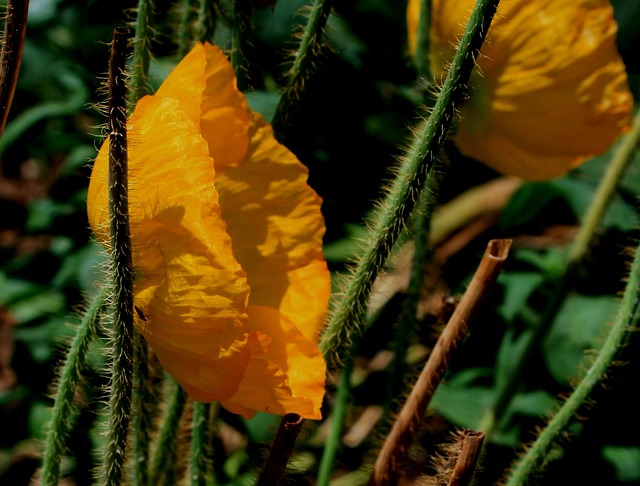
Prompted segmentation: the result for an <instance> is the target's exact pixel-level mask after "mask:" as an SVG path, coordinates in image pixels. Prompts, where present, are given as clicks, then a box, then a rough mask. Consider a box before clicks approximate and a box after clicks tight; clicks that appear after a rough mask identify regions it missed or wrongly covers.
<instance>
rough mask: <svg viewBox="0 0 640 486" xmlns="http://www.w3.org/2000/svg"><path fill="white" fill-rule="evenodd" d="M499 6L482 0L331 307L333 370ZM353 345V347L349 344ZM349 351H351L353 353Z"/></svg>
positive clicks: (355, 333)
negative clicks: (352, 267) (338, 297)
mask: <svg viewBox="0 0 640 486" xmlns="http://www.w3.org/2000/svg"><path fill="white" fill-rule="evenodd" d="M497 5H498V1H497V0H479V1H478V2H477V3H476V7H475V8H474V10H473V13H472V14H471V18H470V20H469V23H468V25H467V28H466V30H465V32H464V34H463V36H462V39H461V41H460V44H459V46H458V49H457V50H456V54H455V56H454V58H453V60H452V62H451V68H450V70H449V72H448V73H447V77H446V80H445V82H444V85H443V87H442V89H441V91H440V93H439V94H438V98H437V100H436V103H435V106H434V108H433V112H432V113H431V116H430V117H429V119H428V120H427V121H426V122H423V123H422V124H421V126H420V127H419V128H418V130H417V133H416V136H415V138H414V139H413V141H412V143H411V145H410V147H409V150H408V152H407V154H406V156H405V157H404V159H403V161H402V164H401V165H400V167H399V168H398V174H397V176H396V178H395V179H394V181H393V183H392V186H391V187H390V189H389V192H388V196H387V197H386V200H385V201H384V203H383V205H382V208H381V209H380V210H379V211H378V213H377V215H376V216H377V217H376V219H375V221H374V222H373V226H372V228H371V230H370V233H369V238H368V242H367V243H366V246H365V251H364V254H363V256H362V258H361V259H360V261H359V262H358V264H357V266H356V267H355V270H354V272H353V274H352V275H351V276H350V279H349V280H348V281H347V282H346V285H345V289H344V292H343V294H342V295H341V298H340V299H339V301H338V302H337V304H336V305H335V306H334V308H333V312H332V315H331V318H330V319H329V323H328V325H327V328H326V331H325V332H324V334H323V335H322V338H321V340H320V350H321V351H322V352H323V354H324V355H325V357H326V359H327V363H328V366H329V368H330V369H331V368H332V367H334V368H335V367H337V366H338V364H339V363H340V361H341V360H342V359H347V357H348V356H349V355H350V353H352V352H353V351H352V350H353V349H354V347H355V344H356V342H357V340H358V339H359V336H360V333H361V328H362V323H363V322H364V315H365V308H366V304H367V301H368V299H369V296H370V294H371V287H372V285H373V282H374V281H375V279H376V277H377V276H378V274H379V272H380V270H381V269H382V267H383V265H384V264H385V262H386V260H387V257H388V256H389V254H390V252H391V249H392V247H393V246H394V244H395V242H396V239H397V237H398V235H399V234H400V232H401V231H402V228H403V227H404V225H405V223H406V221H407V218H408V217H409V215H410V214H411V211H412V210H413V207H414V204H415V201H416V199H417V198H418V197H419V194H420V191H421V190H422V187H423V185H424V182H425V180H426V178H427V176H428V174H429V171H430V170H431V168H432V167H433V164H434V162H435V160H436V158H437V156H438V152H439V150H440V147H441V146H442V144H443V143H444V141H445V139H446V133H447V130H448V128H449V125H450V124H451V121H452V119H453V117H454V113H455V107H456V106H457V105H458V103H459V102H460V101H461V97H462V95H463V94H464V92H465V87H466V83H467V81H468V79H469V76H470V75H471V71H472V69H473V67H474V66H475V59H476V57H477V55H478V53H479V51H480V47H481V46H482V42H483V41H484V38H485V36H486V33H487V30H488V29H489V25H490V23H491V20H492V19H493V15H494V13H495V11H496V8H497ZM352 343H353V344H354V346H350V344H352ZM349 348H350V349H351V350H349Z"/></svg>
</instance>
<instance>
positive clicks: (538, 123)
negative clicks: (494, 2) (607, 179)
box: [407, 0, 633, 180]
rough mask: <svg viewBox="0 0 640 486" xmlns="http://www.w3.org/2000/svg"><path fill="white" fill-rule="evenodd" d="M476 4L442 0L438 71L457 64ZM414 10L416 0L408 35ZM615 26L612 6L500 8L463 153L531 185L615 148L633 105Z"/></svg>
mask: <svg viewBox="0 0 640 486" xmlns="http://www.w3.org/2000/svg"><path fill="white" fill-rule="evenodd" d="M474 3H475V2H474V1H472V0H463V1H459V2H446V1H440V0H434V2H433V17H432V21H433V23H432V32H431V35H432V46H433V48H434V52H433V54H432V57H431V59H432V64H433V65H434V68H435V69H442V68H443V66H444V65H445V63H446V61H448V60H450V59H451V56H452V53H453V47H452V43H453V42H454V41H455V40H456V39H457V38H459V37H460V35H461V34H462V32H463V30H464V26H465V25H466V21H467V19H468V18H469V14H470V12H471V10H472V8H473V5H474ZM413 4H418V5H417V7H416V5H413ZM416 8H418V9H419V0H410V6H409V9H408V10H407V18H408V21H410V22H411V23H410V24H409V28H410V29H411V28H412V25H415V27H413V28H417V20H415V19H414V17H415V13H411V12H412V11H413V10H415V9H416ZM410 13H411V14H410ZM616 30H617V27H616V24H615V21H614V19H613V10H612V8H611V5H610V4H609V2H608V0H581V1H572V0H544V1H539V2H528V1H525V0H505V1H503V2H501V3H500V4H499V7H498V13H497V15H496V17H495V18H494V21H493V25H492V26H491V29H490V31H489V36H488V39H487V42H486V43H485V45H484V46H483V47H482V53H483V54H484V55H483V56H482V57H481V58H480V59H479V61H478V65H479V72H481V73H482V74H481V75H479V74H478V73H476V74H475V75H474V76H472V79H471V82H470V85H471V91H470V100H469V102H467V103H466V104H465V106H464V107H463V108H462V112H461V114H462V118H463V120H462V122H461V123H460V127H459V131H458V133H457V136H456V143H457V145H458V147H459V148H460V150H461V151H462V152H463V153H464V154H465V155H468V156H470V157H474V158H476V159H478V160H480V161H482V162H484V163H486V164H487V165H489V166H490V167H493V168H494V169H496V170H498V171H500V172H504V173H507V174H512V175H517V176H520V177H524V178H527V179H532V180H542V179H549V178H552V177H556V176H559V175H562V174H564V173H566V172H567V171H568V170H570V169H571V168H573V167H575V166H576V165H578V164H580V163H581V162H583V161H584V160H586V159H587V158H589V157H591V156H593V155H596V154H599V153H602V152H604V151H605V150H607V149H608V148H609V147H610V146H611V144H612V143H613V142H614V141H615V139H616V138H617V137H618V136H619V135H620V134H621V133H623V132H624V131H626V130H627V129H628V128H629V126H630V116H631V108H632V105H633V99H632V95H631V93H630V91H629V88H628V83H627V77H626V71H625V67H624V64H623V63H622V60H621V58H620V56H619V54H618V52H617V50H616V46H615V35H616Z"/></svg>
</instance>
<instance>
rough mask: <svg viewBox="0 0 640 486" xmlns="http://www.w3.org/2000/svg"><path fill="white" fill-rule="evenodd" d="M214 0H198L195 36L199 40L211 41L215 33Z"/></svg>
mask: <svg viewBox="0 0 640 486" xmlns="http://www.w3.org/2000/svg"><path fill="white" fill-rule="evenodd" d="M215 6H216V0H200V9H199V10H198V27H197V36H198V40H199V41H201V42H205V41H209V42H213V36H214V35H215V33H216V17H217V16H216V12H215Z"/></svg>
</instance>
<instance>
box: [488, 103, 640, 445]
mask: <svg viewBox="0 0 640 486" xmlns="http://www.w3.org/2000/svg"><path fill="white" fill-rule="evenodd" d="M639 142H640V112H638V113H637V114H636V116H635V118H634V123H633V128H632V129H631V132H629V133H628V134H627V135H626V137H625V138H624V139H623V140H622V142H621V144H620V146H619V147H618V149H617V150H616V152H615V154H614V155H613V157H612V159H611V161H610V163H609V166H608V167H607V170H606V172H605V174H604V175H603V177H602V179H601V181H600V184H599V185H598V188H597V190H596V193H595V194H594V197H593V199H592V201H591V204H590V206H589V208H588V209H587V213H586V214H585V217H584V219H583V220H582V224H581V225H580V228H579V230H578V234H577V235H576V238H575V240H574V241H573V243H572V246H571V249H570V250H569V255H568V257H567V259H566V261H565V265H564V267H563V268H562V269H561V271H560V274H559V275H558V280H557V283H556V286H555V288H554V289H553V292H552V293H551V297H550V300H549V302H548V303H547V306H546V308H545V309H544V311H543V313H542V316H541V318H540V320H539V322H538V323H537V325H536V326H535V327H534V328H533V329H532V330H531V331H529V333H528V335H526V336H525V337H523V339H526V340H527V341H526V344H525V345H524V346H523V351H522V354H521V356H520V357H519V359H518V360H517V362H516V364H515V366H513V367H512V368H511V370H510V374H509V375H508V376H507V378H506V379H505V381H504V385H503V386H502V387H501V388H500V389H499V390H498V392H497V398H496V401H495V404H494V405H493V407H492V409H491V410H490V411H489V412H488V414H487V416H486V417H485V419H484V422H483V427H482V428H483V430H484V431H485V432H486V434H487V438H489V439H490V437H491V435H492V433H493V432H494V431H495V429H496V428H497V427H499V426H500V423H501V421H502V420H503V418H504V415H505V413H506V411H507V409H508V407H509V405H510V404H511V400H512V399H513V397H514V396H515V394H516V392H517V390H518V388H519V386H520V384H521V382H522V373H523V372H524V369H525V368H526V365H527V363H528V361H529V358H530V356H531V355H532V354H533V353H534V351H535V350H536V349H538V348H539V347H540V343H541V342H542V340H543V339H544V337H545V336H546V334H547V332H548V330H549V328H550V327H551V324H553V321H554V320H555V317H556V315H557V314H558V311H559V310H560V308H561V306H562V302H563V301H564V299H565V297H566V296H567V294H568V293H569V291H570V290H571V288H572V287H573V283H574V281H575V278H576V274H577V271H578V269H579V265H580V262H581V261H582V259H583V258H584V256H585V255H586V254H587V252H588V250H589V246H590V245H591V241H592V240H593V237H594V235H595V234H596V232H597V231H598V229H599V225H600V221H601V220H602V217H603V215H604V213H605V211H606V210H607V207H608V206H609V203H610V202H611V199H612V197H613V195H614V194H615V191H616V188H617V186H618V183H619V181H620V177H621V176H622V174H623V173H624V171H625V169H626V168H627V167H628V166H629V163H630V162H631V160H632V158H633V155H634V153H635V150H636V148H637V146H638V143H639ZM487 442H488V441H487Z"/></svg>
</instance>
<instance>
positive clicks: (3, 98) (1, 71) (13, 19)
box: [0, 0, 29, 137]
mask: <svg viewBox="0 0 640 486" xmlns="http://www.w3.org/2000/svg"><path fill="white" fill-rule="evenodd" d="M28 11H29V0H9V1H8V3H7V10H6V13H5V20H4V34H3V36H2V50H1V51H0V137H2V134H3V133H4V127H5V125H6V124H7V117H8V116H9V110H10V109H11V103H12V101H13V94H14V93H15V90H16V84H17V83H18V73H19V72H20V64H21V63H22V51H23V48H24V38H25V35H26V32H27V13H28Z"/></svg>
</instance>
